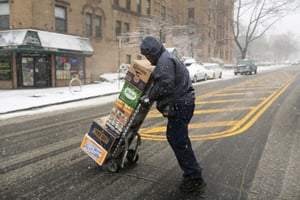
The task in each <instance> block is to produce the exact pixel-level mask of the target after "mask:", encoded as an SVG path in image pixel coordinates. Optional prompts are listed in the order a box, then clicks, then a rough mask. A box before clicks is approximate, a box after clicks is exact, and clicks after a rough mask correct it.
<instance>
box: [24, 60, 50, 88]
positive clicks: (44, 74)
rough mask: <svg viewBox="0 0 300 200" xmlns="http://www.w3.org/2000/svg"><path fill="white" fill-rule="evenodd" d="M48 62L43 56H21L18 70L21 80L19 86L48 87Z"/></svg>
mask: <svg viewBox="0 0 300 200" xmlns="http://www.w3.org/2000/svg"><path fill="white" fill-rule="evenodd" d="M48 60H49V59H48V57H47V56H44V55H39V56H33V55H29V56H25V55H23V56H22V57H21V70H20V71H21V77H22V78H21V79H20V82H21V83H19V85H20V86H22V87H50V85H51V83H50V80H51V73H50V67H49V66H50V65H49V62H48ZM19 75H20V74H19Z"/></svg>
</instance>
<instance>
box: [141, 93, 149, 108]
mask: <svg viewBox="0 0 300 200" xmlns="http://www.w3.org/2000/svg"><path fill="white" fill-rule="evenodd" d="M140 102H141V104H142V105H143V106H149V105H150V98H149V96H148V95H144V96H142V97H141V99H140Z"/></svg>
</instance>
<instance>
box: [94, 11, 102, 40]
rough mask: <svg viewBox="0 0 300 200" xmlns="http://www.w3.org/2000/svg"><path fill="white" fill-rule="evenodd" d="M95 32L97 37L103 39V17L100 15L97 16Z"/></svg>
mask: <svg viewBox="0 0 300 200" xmlns="http://www.w3.org/2000/svg"><path fill="white" fill-rule="evenodd" d="M95 31H96V35H95V36H96V37H97V38H101V37H102V17H101V16H99V15H96V17H95Z"/></svg>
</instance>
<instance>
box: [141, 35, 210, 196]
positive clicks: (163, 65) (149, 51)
mask: <svg viewBox="0 0 300 200" xmlns="http://www.w3.org/2000/svg"><path fill="white" fill-rule="evenodd" d="M140 48H141V54H143V55H144V56H145V57H146V58H147V59H148V60H149V61H150V63H151V64H152V65H155V69H154V71H153V72H152V76H153V79H154V85H153V88H152V89H151V91H150V93H149V99H150V100H151V101H156V104H157V109H158V110H159V111H160V112H161V113H162V114H163V115H164V116H165V117H167V118H168V124H167V133H166V135H167V140H168V142H169V144H170V146H171V147H172V149H173V151H174V153H175V156H176V158H177V161H178V164H179V166H180V168H181V169H182V170H183V177H184V179H183V181H182V183H181V185H180V189H181V190H182V191H184V192H193V191H196V190H202V189H204V188H205V186H206V183H205V181H204V180H203V178H202V174H201V167H200V165H199V164H198V162H197V160H196V157H195V155H194V152H193V149H192V145H191V141H190V139H189V137H188V124H189V122H190V120H191V118H192V117H193V113H194V108H195V93H194V88H193V86H192V83H191V80H190V77H189V72H188V70H187V68H186V67H185V66H184V64H183V63H182V62H181V61H179V60H178V59H177V58H176V57H175V56H173V55H172V54H170V53H169V52H168V51H166V49H165V48H164V46H163V45H162V43H161V42H159V41H158V40H157V39H155V38H154V37H151V36H148V37H146V38H145V39H144V40H143V41H142V44H141V46H140Z"/></svg>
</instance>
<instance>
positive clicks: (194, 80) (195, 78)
mask: <svg viewBox="0 0 300 200" xmlns="http://www.w3.org/2000/svg"><path fill="white" fill-rule="evenodd" d="M193 83H197V76H196V75H195V76H194V78H193Z"/></svg>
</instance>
